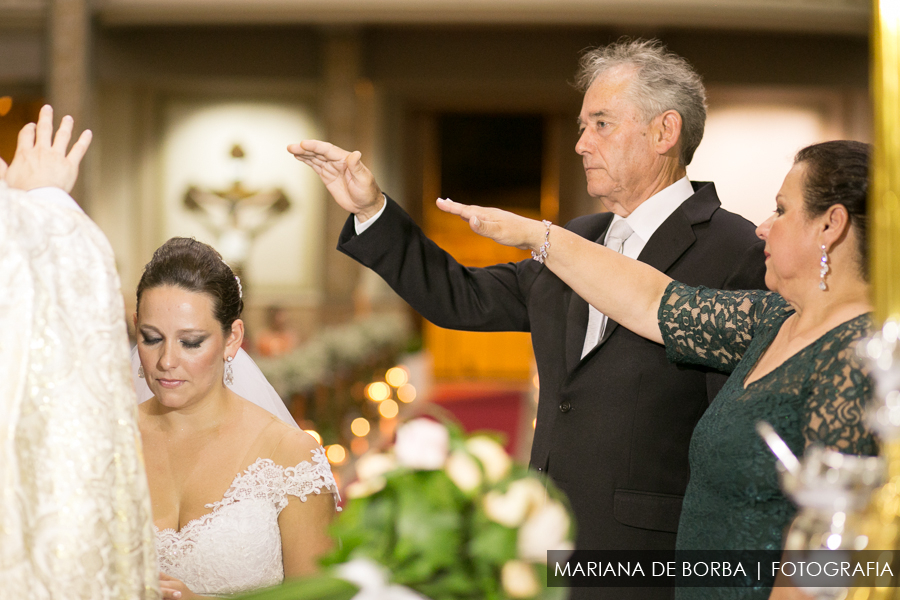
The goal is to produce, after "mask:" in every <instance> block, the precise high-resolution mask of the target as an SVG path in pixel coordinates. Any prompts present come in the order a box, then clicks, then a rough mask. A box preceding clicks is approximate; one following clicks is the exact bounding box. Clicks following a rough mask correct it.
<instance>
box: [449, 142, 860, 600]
mask: <svg viewBox="0 0 900 600" xmlns="http://www.w3.org/2000/svg"><path fill="white" fill-rule="evenodd" d="M868 154H869V148H868V146H866V145H865V144H861V143H859V142H849V141H839V142H826V143H823V144H816V145H813V146H810V147H808V148H804V149H803V150H801V151H800V152H799V153H798V154H797V156H796V158H795V162H794V165H793V167H792V168H791V170H790V172H789V173H788V174H787V176H786V177H785V180H784V184H783V185H782V187H781V190H780V191H779V192H778V195H777V197H776V209H775V214H773V215H772V217H770V218H769V219H768V220H767V221H766V222H765V223H763V224H762V225H760V226H759V228H758V229H757V235H759V237H760V238H761V239H763V240H765V242H766V247H765V254H766V285H767V286H768V287H769V288H770V289H771V290H772V291H771V292H763V291H746V292H732V291H721V290H712V289H706V288H692V287H688V286H686V285H683V284H681V283H678V282H676V281H672V280H671V279H670V278H669V277H667V276H666V275H665V274H663V273H660V272H659V271H657V270H655V269H653V268H652V267H650V266H648V265H646V264H643V263H641V262H638V261H635V260H632V259H630V258H627V257H624V256H622V255H620V254H618V253H616V252H613V251H611V250H609V249H607V248H605V247H604V246H601V245H599V244H595V243H592V242H590V241H588V240H585V239H583V238H581V237H579V236H578V235H576V234H573V233H571V232H569V231H566V230H565V229H563V228H560V227H556V226H555V225H554V226H548V225H546V224H544V223H541V222H539V221H533V220H530V219H525V218H523V217H518V216H516V215H512V214H510V213H507V212H504V211H500V210H497V209H492V208H481V207H474V206H471V207H470V206H465V205H462V204H457V203H454V202H450V201H447V200H442V201H438V206H439V207H440V208H441V209H442V210H445V211H447V212H451V213H454V214H458V215H460V216H461V217H463V218H464V219H466V220H468V221H469V223H470V225H471V227H472V229H473V230H474V231H475V232H476V233H479V234H482V235H485V236H488V237H490V238H492V239H494V240H495V241H498V242H500V243H502V244H506V245H510V246H517V247H520V248H528V249H532V250H535V251H538V252H539V251H540V248H541V246H542V245H543V244H544V242H545V239H548V240H549V242H550V247H549V248H548V249H547V250H548V252H547V256H546V260H545V263H544V264H545V266H546V267H547V268H549V269H550V270H551V271H553V272H554V273H555V274H556V275H557V276H559V277H560V278H561V279H562V280H563V281H565V282H566V283H567V284H569V285H570V286H571V287H572V289H573V290H574V291H575V292H576V293H578V294H579V295H580V296H581V297H582V298H585V299H586V300H588V302H590V303H591V304H592V305H593V306H594V307H596V308H597V309H598V310H600V311H601V312H603V313H605V314H606V315H608V316H609V317H610V318H611V319H614V320H615V321H617V322H618V323H619V324H620V325H622V326H624V327H627V328H629V329H631V330H632V331H634V332H636V333H638V334H640V335H642V336H644V337H646V338H648V339H651V340H654V341H657V342H659V343H662V344H665V346H666V352H667V355H668V357H669V359H670V360H672V361H676V362H684V363H693V364H700V365H705V366H708V367H712V368H715V369H718V370H721V371H725V372H728V373H730V374H731V377H730V378H729V380H728V382H727V383H726V384H725V387H724V388H723V389H722V391H721V392H720V393H719V395H718V396H717V397H716V399H715V401H714V402H713V403H712V404H711V405H710V407H709V409H708V410H707V411H706V413H705V414H704V415H703V417H702V418H701V419H700V422H699V423H698V425H697V427H696V429H695V430H694V435H693V437H692V439H691V446H690V465H691V479H690V482H689V484H688V488H687V492H686V494H685V497H684V505H683V510H682V514H681V521H680V524H679V529H678V540H677V547H678V548H679V549H683V550H778V549H780V548H781V547H782V541H783V536H784V532H785V529H786V527H787V526H788V525H789V524H790V522H791V519H792V518H793V516H794V514H795V512H796V508H795V507H794V505H793V504H792V503H791V502H790V501H789V500H788V499H787V498H786V497H785V496H784V494H783V493H782V492H781V490H780V488H779V485H778V478H777V475H776V470H775V459H774V456H773V455H772V454H771V452H769V451H768V449H767V448H766V446H765V444H764V443H763V442H762V440H761V439H760V438H759V436H758V435H757V434H756V431H755V424H756V423H757V422H758V421H760V420H765V421H768V422H769V423H771V424H772V426H773V427H774V428H775V429H776V430H777V432H778V433H779V435H781V437H782V438H784V440H785V441H786V442H787V444H788V446H790V448H791V450H792V451H793V452H794V453H795V454H801V453H802V452H803V451H804V449H805V448H806V447H807V446H808V445H810V444H821V445H824V446H826V447H828V448H833V449H835V450H839V451H841V452H845V453H852V454H874V453H875V452H876V446H875V441H874V439H873V438H872V435H871V434H870V433H869V432H868V431H867V430H866V428H865V425H864V422H863V409H864V405H865V402H866V399H867V398H868V396H869V386H870V383H869V379H868V377H867V372H866V367H865V365H864V364H862V362H861V361H860V359H859V358H858V357H857V355H856V352H855V348H854V346H855V344H856V342H857V341H858V340H860V339H861V338H862V337H863V336H865V335H866V334H867V331H868V328H869V326H870V323H871V321H870V316H869V314H868V313H869V311H870V310H871V306H870V304H869V300H868V284H867V282H866V256H865V255H866V239H865V238H866V234H865V231H866V214H865V210H866V188H867V177H868ZM548 229H549V238H546V236H547V233H548ZM599 274H602V276H597V275H599ZM611 282H614V283H611ZM769 592H770V590H769V589H740V588H681V589H679V590H678V597H679V598H689V597H696V598H709V597H722V598H737V597H748V598H766V597H767V596H768V594H769ZM782 593H788V592H787V591H785V590H783V589H782V588H776V592H775V593H773V595H772V597H773V598H774V597H776V596H777V595H778V594H782Z"/></svg>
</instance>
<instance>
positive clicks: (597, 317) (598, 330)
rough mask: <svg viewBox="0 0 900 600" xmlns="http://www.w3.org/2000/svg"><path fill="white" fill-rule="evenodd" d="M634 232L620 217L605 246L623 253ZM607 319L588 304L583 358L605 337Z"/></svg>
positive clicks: (611, 228) (610, 230) (582, 351)
mask: <svg viewBox="0 0 900 600" xmlns="http://www.w3.org/2000/svg"><path fill="white" fill-rule="evenodd" d="M632 233H634V230H632V229H631V225H629V224H628V222H627V221H626V220H625V219H619V220H618V221H616V222H615V223H613V224H612V227H610V229H609V235H607V236H606V244H605V246H606V247H607V248H609V249H610V250H615V251H616V252H618V253H619V254H621V253H622V249H623V248H624V247H625V240H627V239H628V238H630V237H631V234H632ZM606 320H607V319H606V315H604V314H603V313H601V312H600V311H599V310H597V309H596V308H594V307H593V306H590V305H588V326H587V333H586V334H585V336H584V348H582V350H581V358H584V357H585V356H586V355H587V353H588V352H590V351H591V350H593V349H594V346H596V345H597V344H598V343H600V340H602V339H603V333H604V331H605V330H606Z"/></svg>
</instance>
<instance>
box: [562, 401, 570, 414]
mask: <svg viewBox="0 0 900 600" xmlns="http://www.w3.org/2000/svg"><path fill="white" fill-rule="evenodd" d="M570 410H572V405H571V404H569V401H568V400H564V401H563V403H562V404H560V405H559V412H563V413H567V412H569V411H570Z"/></svg>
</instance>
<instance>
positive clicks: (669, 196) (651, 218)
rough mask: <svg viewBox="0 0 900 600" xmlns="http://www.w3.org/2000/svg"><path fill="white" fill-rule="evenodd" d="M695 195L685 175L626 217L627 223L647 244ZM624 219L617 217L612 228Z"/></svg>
mask: <svg viewBox="0 0 900 600" xmlns="http://www.w3.org/2000/svg"><path fill="white" fill-rule="evenodd" d="M693 195H694V188H693V186H691V181H690V179H688V178H687V175H685V176H684V177H682V178H681V179H679V180H678V181H676V182H675V183H673V184H672V185H670V186H669V187H667V188H665V189H662V190H660V191H658V192H657V193H655V194H653V195H652V196H650V197H649V198H647V199H646V200H644V201H643V202H642V203H641V204H640V206H638V207H637V208H636V209H634V210H633V211H632V213H631V214H630V215H628V216H627V217H624V218H625V221H627V222H628V225H629V226H630V227H631V230H632V231H634V233H635V234H637V236H638V237H640V238H641V239H642V240H644V242H647V241H648V240H649V239H650V237H651V236H652V235H653V234H654V232H656V230H657V229H658V228H659V226H660V225H662V224H663V222H664V221H665V220H666V219H668V218H669V216H670V215H671V214H672V213H673V212H675V209H676V208H678V207H679V206H681V203H682V202H684V201H685V200H687V199H688V198H690V197H691V196H693ZM622 218H623V217H620V216H619V215H615V216H614V217H613V220H612V221H611V222H610V228H612V224H613V223H615V222H616V221H618V220H620V219H622Z"/></svg>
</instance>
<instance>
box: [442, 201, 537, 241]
mask: <svg viewBox="0 0 900 600" xmlns="http://www.w3.org/2000/svg"><path fill="white" fill-rule="evenodd" d="M436 204H437V207H438V208H439V209H441V210H442V211H444V212H448V213H450V214H452V215H459V216H460V217H461V218H462V219H463V220H465V221H468V222H469V227H471V228H472V231H474V232H475V233H477V234H478V235H483V236H484V237H488V238H491V239H492V240H494V241H495V242H497V243H498V244H503V245H504V246H515V247H516V248H522V249H523V250H537V249H538V248H540V246H541V244H543V243H544V236H545V234H546V231H547V228H546V226H544V224H543V223H541V222H540V221H535V220H534V219H526V218H525V217H520V216H519V215H516V214H513V213H511V212H506V211H505V210H500V209H499V208H484V207H482V206H470V205H468V204H460V203H459V202H454V201H453V200H448V199H444V198H438V199H437V202H436Z"/></svg>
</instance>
